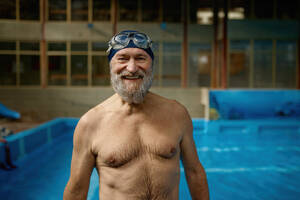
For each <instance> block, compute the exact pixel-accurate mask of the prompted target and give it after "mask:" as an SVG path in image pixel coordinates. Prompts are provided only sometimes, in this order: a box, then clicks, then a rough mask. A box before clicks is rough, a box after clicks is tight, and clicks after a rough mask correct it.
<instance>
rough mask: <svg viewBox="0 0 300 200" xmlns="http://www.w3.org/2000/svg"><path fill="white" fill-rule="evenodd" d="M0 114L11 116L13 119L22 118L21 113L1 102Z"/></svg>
mask: <svg viewBox="0 0 300 200" xmlns="http://www.w3.org/2000/svg"><path fill="white" fill-rule="evenodd" d="M0 116H2V117H7V118H11V119H20V117H21V115H20V113H18V112H16V111H13V110H11V109H9V108H7V107H5V106H4V105H3V104H1V103H0Z"/></svg>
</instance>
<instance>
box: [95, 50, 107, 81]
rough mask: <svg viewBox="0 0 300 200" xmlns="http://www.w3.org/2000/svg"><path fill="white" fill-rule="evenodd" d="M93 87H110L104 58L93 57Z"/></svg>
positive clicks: (105, 58)
mask: <svg viewBox="0 0 300 200" xmlns="http://www.w3.org/2000/svg"><path fill="white" fill-rule="evenodd" d="M92 74H93V75H92V76H93V81H92V82H93V85H110V72H109V64H108V60H107V57H106V56H93V72H92Z"/></svg>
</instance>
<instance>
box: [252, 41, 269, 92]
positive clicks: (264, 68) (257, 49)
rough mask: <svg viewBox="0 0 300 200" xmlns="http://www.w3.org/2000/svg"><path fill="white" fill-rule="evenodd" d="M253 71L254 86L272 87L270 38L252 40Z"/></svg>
mask: <svg viewBox="0 0 300 200" xmlns="http://www.w3.org/2000/svg"><path fill="white" fill-rule="evenodd" d="M253 73H254V74H253V84H254V87H256V88H271V87H272V40H256V41H254V69H253Z"/></svg>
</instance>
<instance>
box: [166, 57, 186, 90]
mask: <svg viewBox="0 0 300 200" xmlns="http://www.w3.org/2000/svg"><path fill="white" fill-rule="evenodd" d="M163 60H164V61H163V70H162V71H163V73H162V85H163V86H180V84H181V82H180V80H181V56H165V55H164V58H163Z"/></svg>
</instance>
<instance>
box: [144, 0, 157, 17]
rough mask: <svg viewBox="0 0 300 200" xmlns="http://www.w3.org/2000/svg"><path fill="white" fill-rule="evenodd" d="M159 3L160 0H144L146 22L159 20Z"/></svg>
mask: <svg viewBox="0 0 300 200" xmlns="http://www.w3.org/2000/svg"><path fill="white" fill-rule="evenodd" d="M159 5H160V2H159V1H158V0H153V1H148V0H143V1H142V21H144V22H158V21H159V9H160V8H159Z"/></svg>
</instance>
